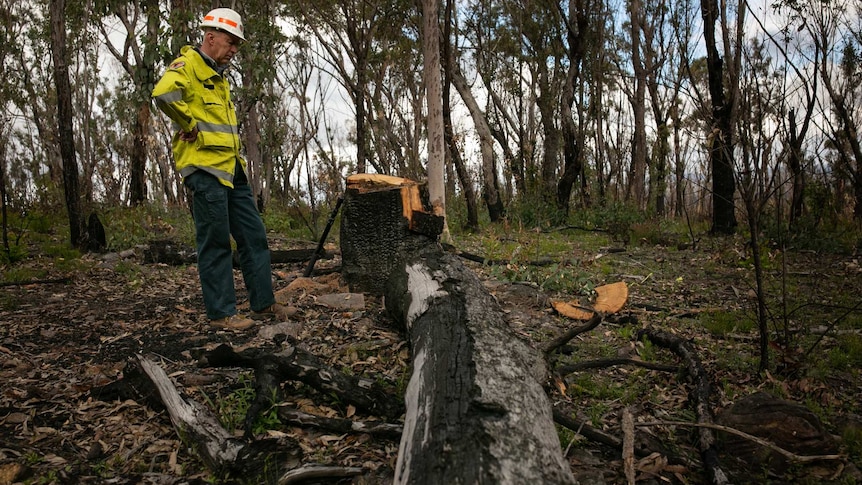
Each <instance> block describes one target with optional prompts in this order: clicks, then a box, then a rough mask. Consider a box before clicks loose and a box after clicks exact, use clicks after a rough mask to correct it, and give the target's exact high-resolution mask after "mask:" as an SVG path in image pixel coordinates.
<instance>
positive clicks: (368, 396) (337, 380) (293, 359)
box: [200, 344, 404, 419]
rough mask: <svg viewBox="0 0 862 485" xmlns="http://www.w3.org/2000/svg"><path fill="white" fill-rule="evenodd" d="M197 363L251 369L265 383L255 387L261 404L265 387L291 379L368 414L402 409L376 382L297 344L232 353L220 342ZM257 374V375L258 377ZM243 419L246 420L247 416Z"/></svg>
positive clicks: (268, 394)
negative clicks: (341, 368)
mask: <svg viewBox="0 0 862 485" xmlns="http://www.w3.org/2000/svg"><path fill="white" fill-rule="evenodd" d="M200 363H201V365H204V366H207V365H208V366H212V367H246V368H251V369H254V370H255V380H256V381H260V382H263V383H265V384H264V385H263V386H261V388H260V389H256V391H257V393H258V397H259V398H262V399H264V400H265V402H264V403H263V404H267V403H268V404H271V403H270V402H269V399H270V398H271V396H272V390H267V389H266V387H267V386H272V385H276V384H275V383H277V382H283V381H286V380H294V381H299V382H302V383H305V384H307V385H309V386H311V387H313V388H315V389H317V390H319V391H321V392H322V393H324V394H335V395H336V396H337V397H338V399H339V400H341V401H342V402H346V403H350V404H353V405H355V406H356V407H357V408H360V409H362V410H364V411H366V412H368V413H370V414H375V415H380V416H385V417H387V418H390V419H395V418H397V417H399V416H400V415H401V414H402V413H403V412H404V405H403V403H402V402H401V400H400V399H397V398H395V397H393V396H392V395H391V394H390V393H389V392H387V391H386V390H385V389H383V388H382V387H381V386H380V385H379V384H377V383H376V382H374V381H372V380H371V379H365V378H360V377H355V376H349V375H347V374H344V373H343V372H341V371H339V370H338V369H334V368H332V367H330V366H328V365H326V363H324V362H323V361H322V360H320V359H319V358H317V357H316V356H315V355H314V354H311V353H309V352H306V351H304V350H302V349H300V348H298V347H287V348H284V349H281V350H279V351H278V352H276V353H273V352H270V351H266V350H265V349H260V348H249V349H245V350H243V351H242V352H236V351H234V350H233V348H231V347H230V346H229V345H226V344H222V345H219V346H218V347H216V348H215V349H213V350H210V351H208V352H206V353H205V354H204V355H203V356H202V358H201V359H200ZM258 373H259V374H261V375H260V376H258V375H257V374H258ZM276 387H277V386H276ZM246 419H249V416H247V417H246Z"/></svg>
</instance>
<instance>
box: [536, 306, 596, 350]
mask: <svg viewBox="0 0 862 485" xmlns="http://www.w3.org/2000/svg"><path fill="white" fill-rule="evenodd" d="M600 323H602V314H601V313H596V314H594V315H593V317H592V318H590V319H589V321H587V323H585V324H583V325H580V326H578V327H574V328H571V329H569V330H567V331H566V332H565V333H564V334H562V335H560V336H559V337H557V338H555V339H554V340H551V341H550V342H548V343H547V344H545V345H544V346H543V347H542V352H544V354H545V356H546V357H547V356H548V355H549V354H550V353H552V352H553V351H555V350H557V349H558V348H560V347H562V346H563V345H565V344H567V343H568V342H569V341H570V340H572V339H573V338H575V337H577V336H578V335H580V334H582V333H586V332H589V331H590V330H592V329H594V328H596V327H598V326H599V324H600Z"/></svg>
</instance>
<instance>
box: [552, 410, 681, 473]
mask: <svg viewBox="0 0 862 485" xmlns="http://www.w3.org/2000/svg"><path fill="white" fill-rule="evenodd" d="M554 422H555V423H557V424H559V425H560V426H563V427H565V428H568V429H570V430H571V431H574V432H575V433H577V434H579V435H581V436H583V437H585V438H587V439H588V440H590V441H594V442H596V443H601V444H603V445H605V446H608V447H610V448H613V449H615V450H619V451H622V449H623V440H622V439H620V438H617V437H616V436H614V435H612V434H610V433H606V432H604V431H602V430H600V429H598V428H594V427H592V426H590V425H589V424H587V423H586V422H584V421H581V420H580V419H577V418H573V417H571V416H569V415H567V414H565V413H563V412H562V411H560V410H559V409H554ZM653 453H660V454H662V455H664V456H667V457H668V462H670V463H675V464H679V465H684V466H686V467H688V468H694V464H693V463H692V462H691V461H689V460H688V459H686V458H684V457H681V456H675V455H671V454H670V453H668V452H666V451H656V450H651V449H649V448H644V447H638V446H636V447H635V448H634V454H635V455H636V456H638V457H641V458H643V457H647V456H650V455H652V454H653Z"/></svg>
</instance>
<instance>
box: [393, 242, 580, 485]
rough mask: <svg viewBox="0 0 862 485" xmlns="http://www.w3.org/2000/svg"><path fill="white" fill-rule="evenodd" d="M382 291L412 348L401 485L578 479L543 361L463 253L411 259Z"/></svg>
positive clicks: (397, 478) (399, 474)
mask: <svg viewBox="0 0 862 485" xmlns="http://www.w3.org/2000/svg"><path fill="white" fill-rule="evenodd" d="M385 296H386V305H387V310H389V311H390V312H391V313H392V314H393V315H395V316H396V318H397V319H398V320H399V322H400V323H401V324H402V325H404V328H405V330H406V332H407V334H408V336H409V340H410V342H411V346H412V352H413V374H412V376H411V378H410V383H409V384H408V387H407V393H406V396H405V403H406V405H407V415H406V417H405V423H404V434H403V436H402V439H401V446H400V449H399V453H398V462H397V464H396V470H395V483H429V484H436V483H573V482H574V478H573V477H572V474H571V470H570V469H569V465H568V463H567V462H566V461H565V460H564V459H563V456H562V452H561V448H560V442H559V438H558V437H557V434H556V430H555V428H554V425H553V417H552V412H551V405H550V402H549V400H548V397H547V395H546V394H545V391H544V389H543V388H542V385H541V382H543V381H544V379H545V377H546V368H545V366H544V362H543V360H542V358H541V357H540V355H539V354H538V352H536V351H535V349H532V348H530V347H529V346H528V345H527V344H526V343H525V342H523V341H521V340H519V339H518V338H517V337H515V335H514V334H513V332H512V331H511V329H510V328H509V326H508V324H507V322H506V321H505V318H504V316H503V312H502V310H501V309H500V308H499V306H498V305H497V303H496V301H495V300H494V299H493V297H491V295H490V294H489V293H488V292H487V291H486V290H485V289H484V287H483V286H482V284H481V282H480V281H479V279H478V278H477V277H476V275H475V274H473V273H472V272H470V271H469V270H468V269H467V268H466V267H464V265H463V264H462V263H461V261H460V260H459V259H458V257H457V256H455V255H451V254H446V253H443V252H441V251H439V250H436V249H431V250H429V251H427V252H425V253H422V254H421V255H419V256H417V257H415V258H411V259H409V260H408V261H405V262H404V263H402V264H401V266H399V268H397V269H396V270H395V271H394V272H393V274H392V276H391V278H390V279H389V281H388V284H387V289H386V294H385Z"/></svg>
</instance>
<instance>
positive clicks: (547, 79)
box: [503, 0, 570, 204]
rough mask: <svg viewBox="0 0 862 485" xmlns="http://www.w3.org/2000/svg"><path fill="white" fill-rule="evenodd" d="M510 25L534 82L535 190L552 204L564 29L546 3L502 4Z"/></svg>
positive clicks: (559, 141)
mask: <svg viewBox="0 0 862 485" xmlns="http://www.w3.org/2000/svg"><path fill="white" fill-rule="evenodd" d="M503 3H504V4H505V5H506V7H507V9H508V15H509V19H510V21H512V22H514V24H515V25H516V27H517V29H518V33H519V34H520V38H521V42H522V47H523V49H524V50H523V51H522V54H523V55H524V56H525V57H526V59H527V69H528V70H529V73H530V76H531V78H532V79H534V80H535V82H536V86H535V89H536V109H537V110H538V113H539V117H540V120H541V128H542V162H541V164H540V167H539V174H540V181H539V184H538V187H537V188H538V189H539V190H540V194H541V197H542V198H543V199H544V201H545V202H546V203H549V204H553V203H554V202H555V201H556V200H557V199H556V197H554V195H555V194H556V189H557V180H558V179H557V176H558V173H559V167H560V155H561V153H562V146H563V141H564V140H563V129H562V128H561V126H560V125H561V122H560V118H559V117H558V116H557V113H559V110H560V99H561V96H562V94H563V91H564V89H566V81H567V77H568V76H569V72H570V70H569V66H567V65H566V64H567V62H566V61H567V60H568V59H567V55H566V50H565V49H566V45H565V41H564V38H565V36H566V29H565V27H564V26H563V25H562V24H561V22H559V17H558V10H557V8H556V5H550V4H548V3H546V2H535V3H524V2H520V1H518V0H514V1H506V2H503Z"/></svg>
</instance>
